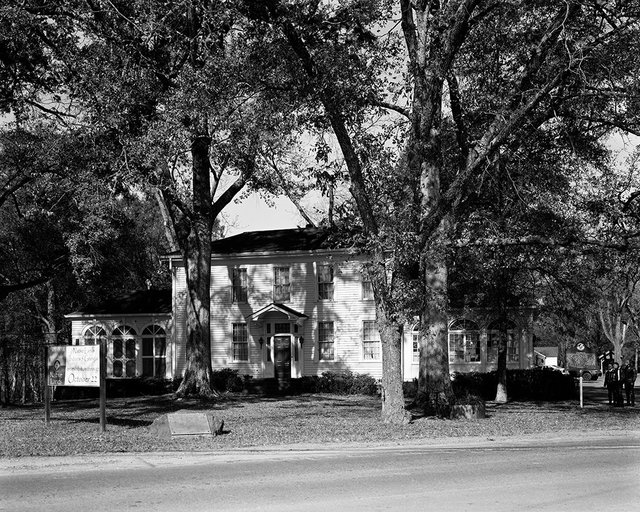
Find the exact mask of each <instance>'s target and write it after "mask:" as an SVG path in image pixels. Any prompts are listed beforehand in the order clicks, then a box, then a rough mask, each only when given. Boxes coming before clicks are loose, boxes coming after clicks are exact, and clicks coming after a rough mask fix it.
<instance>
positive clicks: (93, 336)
mask: <svg viewBox="0 0 640 512" xmlns="http://www.w3.org/2000/svg"><path fill="white" fill-rule="evenodd" d="M106 336H107V333H106V331H105V330H104V329H103V328H102V327H100V326H99V325H93V326H91V327H89V328H88V329H87V330H86V331H84V336H83V337H82V338H83V342H84V344H85V345H100V343H101V342H102V340H104V339H105V338H106Z"/></svg>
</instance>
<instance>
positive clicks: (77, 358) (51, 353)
mask: <svg viewBox="0 0 640 512" xmlns="http://www.w3.org/2000/svg"><path fill="white" fill-rule="evenodd" d="M44 349H45V351H44V359H45V379H44V382H45V386H44V404H45V405H44V420H45V424H46V425H47V426H49V424H50V422H51V389H50V387H51V386H77V387H91V388H100V431H101V432H104V431H106V429H107V412H106V409H107V365H106V354H107V348H106V340H103V341H102V343H100V344H99V345H58V346H46V347H44Z"/></svg>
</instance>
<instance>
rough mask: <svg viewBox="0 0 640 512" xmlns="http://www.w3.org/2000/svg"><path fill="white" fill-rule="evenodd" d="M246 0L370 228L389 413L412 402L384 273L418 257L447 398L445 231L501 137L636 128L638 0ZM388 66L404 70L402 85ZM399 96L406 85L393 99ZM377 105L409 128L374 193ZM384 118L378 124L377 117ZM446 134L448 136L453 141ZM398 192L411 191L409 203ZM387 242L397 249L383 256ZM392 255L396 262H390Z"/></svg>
mask: <svg viewBox="0 0 640 512" xmlns="http://www.w3.org/2000/svg"><path fill="white" fill-rule="evenodd" d="M244 5H245V6H246V12H247V14H248V16H249V17H250V18H252V19H254V20H257V21H258V22H260V23H262V24H263V25H262V27H261V28H262V29H263V30H264V29H265V27H267V28H268V29H271V30H272V33H271V37H272V39H273V46H274V47H275V48H281V46H282V44H285V45H287V46H288V47H289V49H290V52H291V53H292V54H293V55H294V56H295V59H296V61H297V63H298V67H297V68H295V67H293V68H292V67H291V66H289V67H287V68H286V71H288V72H290V73H291V72H293V73H294V74H293V76H294V77H296V79H297V80H302V81H303V82H302V87H301V88H300V91H301V93H305V94H306V95H307V96H306V97H307V98H308V99H309V100H310V101H312V102H313V103H312V104H315V105H318V107H319V108H320V109H321V112H322V114H323V116H324V118H325V120H326V123H327V124H328V126H329V127H330V128H331V129H332V131H333V133H334V135H335V139H336V141H337V144H338V145H339V147H340V151H341V153H342V157H343V158H344V164H345V167H346V169H347V171H348V181H349V186H350V189H351V192H352V195H353V198H354V202H355V205H356V211H357V213H358V215H359V217H360V220H361V223H362V226H363V229H364V230H365V233H366V234H367V236H368V239H369V240H371V239H373V240H376V244H377V247H378V252H377V253H376V252H375V244H374V247H373V249H374V250H372V251H371V252H372V255H373V261H374V264H373V265H372V269H373V272H372V281H373V284H374V290H375V295H376V307H377V312H378V322H379V327H380V330H381V334H382V340H383V347H384V348H383V354H384V355H383V357H384V358H385V359H386V360H385V359H383V368H384V373H385V379H384V382H383V387H384V390H385V395H384V401H383V404H384V405H383V414H384V415H385V417H386V418H387V419H391V420H395V421H402V418H404V417H405V415H404V413H403V411H402V410H401V404H402V395H401V392H398V385H397V384H398V381H399V375H398V374H397V373H396V374H392V372H395V371H396V369H397V368H398V365H397V361H398V354H399V346H400V345H399V344H400V340H401V336H400V335H399V326H400V325H401V320H400V318H401V317H402V312H401V311H399V310H402V309H404V308H403V307H402V306H401V307H399V308H398V306H397V304H396V303H394V299H395V296H394V293H393V287H392V286H391V283H392V282H394V281H393V279H395V280H396V281H395V282H396V283H397V282H400V281H403V282H404V286H403V288H404V289H407V288H410V287H411V286H413V285H414V284H415V279H416V274H415V272H414V271H413V270H414V269H413V268H412V267H413V266H415V263H416V261H418V262H420V273H419V276H418V277H419V279H420V280H421V282H422V286H423V289H422V292H421V296H422V302H423V306H422V320H423V321H422V325H423V330H424V342H423V345H422V350H421V353H422V356H421V371H420V388H421V390H422V392H423V396H424V399H425V407H426V409H427V410H428V411H434V412H436V413H441V414H446V410H447V407H448V404H449V402H450V401H451V399H452V393H451V386H450V383H449V373H448V362H447V349H448V347H447V336H446V331H447V309H448V295H447V266H448V262H447V257H448V256H447V251H446V247H447V242H448V241H449V240H450V239H451V236H452V230H453V229H454V227H455V221H456V219H455V216H454V213H455V210H456V208H457V207H458V206H459V205H460V203H461V202H463V201H464V200H465V199H466V198H467V196H468V195H470V194H471V193H472V192H473V191H474V190H476V189H477V188H478V187H479V186H481V185H482V182H483V179H484V177H485V175H486V174H487V173H488V172H490V171H491V169H493V168H495V159H496V156H497V155H498V152H499V151H503V152H505V151H506V152H514V151H516V150H517V149H518V148H519V147H520V146H526V145H527V144H528V143H529V140H530V138H531V137H532V134H535V133H536V132H540V131H542V132H544V131H555V132H556V134H557V136H558V137H559V140H561V141H562V142H563V143H564V144H565V145H566V146H567V147H570V146H571V145H572V144H573V143H574V141H575V139H576V138H580V137H585V136H587V137H592V138H594V139H599V140H600V141H602V140H603V139H604V138H605V137H606V134H607V133H608V132H610V131H611V130H613V129H623V130H628V131H630V132H634V131H635V132H637V131H638V123H637V121H638V120H637V117H636V111H635V110H634V109H633V104H635V102H636V101H637V90H638V87H637V76H638V75H637V72H636V70H637V67H638V63H637V48H636V46H637V44H638V40H639V38H638V18H637V17H638V6H637V3H636V2H625V3H623V4H620V3H618V2H601V1H593V2H591V1H568V2H563V3H561V4H558V3H557V2H535V3H526V2H491V1H480V0H452V1H445V2H443V1H440V2H431V1H425V2H410V1H409V0H400V2H399V4H395V3H394V2H374V1H369V2H363V1H358V2H350V1H344V2H332V3H327V4H320V3H318V2H302V3H301V2H296V3H295V5H294V4H293V3H291V2H286V1H278V0H271V1H269V2H250V1H245V2H244ZM394 10H395V13H396V14H398V15H399V16H400V20H401V23H400V27H401V34H402V37H403V41H404V51H403V52H398V47H397V44H396V43H397V38H395V37H394V35H397V31H394V26H393V24H392V23H391V22H390V20H391V19H392V15H391V14H390V13H391V12H393V11H394ZM385 45H386V46H385ZM381 47H384V50H381ZM385 52H386V53H385ZM371 55H375V57H371ZM393 57H395V58H393ZM380 63H383V64H389V66H388V67H387V68H386V69H384V70H383V69H380V68H378V67H376V64H378V65H379V64H380ZM405 65H406V66H407V67H406V68H404V66H405ZM394 76H396V77H397V76H400V77H402V80H400V82H401V87H398V82H399V81H398V79H395V80H394V79H392V77H394ZM364 77H368V78H369V80H366V79H363V78H364ZM372 77H374V78H372ZM375 78H378V79H375ZM310 91H311V92H312V93H313V94H309V92H310ZM407 93H408V94H407ZM397 99H400V100H403V101H402V102H401V103H397V102H396V103H393V102H395V100H397ZM392 103H393V104H392ZM376 106H377V107H384V108H386V109H388V111H389V112H393V114H394V116H395V115H396V114H398V113H399V114H401V115H403V116H405V117H406V119H407V123H406V125H405V130H404V137H403V142H401V143H398V144H396V145H395V151H396V154H395V157H394V158H391V159H389V163H390V164H391V165H390V166H389V167H388V168H387V173H386V175H387V183H393V184H394V185H395V194H394V193H390V194H388V196H387V197H384V196H383V197H381V196H380V195H375V194H374V191H377V190H378V188H376V186H373V185H372V183H371V180H370V177H371V169H372V167H373V166H372V165H371V159H370V158H369V157H370V156H371V155H370V153H369V152H367V151H366V149H364V147H366V146H364V144H363V143H362V141H363V140H365V137H363V134H362V130H361V127H362V126H363V125H364V123H363V122H362V119H363V116H367V114H371V113H372V108H374V107H376ZM377 126H379V123H378V124H377V125H376V128H375V129H374V132H372V133H380V129H379V128H378V127H377ZM370 133H371V132H370ZM449 134H450V135H451V136H450V137H448V136H447V135H449ZM445 140H453V141H454V143H453V144H451V145H447V146H444V145H443V141H445ZM363 146H364V147H363ZM390 146H392V144H389V145H387V146H385V148H386V149H388V148H389V147H390ZM376 178H380V176H379V175H378V176H376ZM376 185H379V182H377V183H376ZM384 188H385V187H382V189H384ZM392 188H393V187H387V188H386V190H387V191H390V190H391V189H392ZM399 194H404V197H405V200H406V205H405V208H403V210H402V213H400V210H399V209H398V208H397V205H398V203H397V197H398V195H399ZM374 197H375V201H374ZM380 201H382V202H384V204H385V206H386V207H387V208H386V213H387V215H388V214H389V211H392V212H393V215H388V216H387V218H393V220H394V222H393V226H395V228H396V229H395V236H394V235H391V234H390V231H386V230H384V229H381V226H383V223H381V222H380V216H379V215H377V212H380V211H384V210H385V208H384V207H379V206H380V205H379V202H380ZM378 207H379V208H378ZM377 208H378V209H377ZM400 233H402V236H400ZM390 241H394V242H396V243H395V244H393V245H392V244H390V243H389V242H390ZM397 242H400V243H397ZM402 242H404V243H402ZM370 249H371V247H370ZM390 250H393V254H394V256H395V257H394V258H392V259H389V258H388V257H386V256H387V255H388V254H389V252H385V251H390ZM390 261H393V263H394V264H396V265H397V266H396V267H394V268H392V269H390V268H388V264H389V262H390ZM390 270H398V272H395V273H394V272H391V271H390ZM390 277H393V279H391V280H389V278H390ZM404 312H405V313H406V311H404ZM389 320H391V322H390V323H389V324H388V328H387V322H388V321H389Z"/></svg>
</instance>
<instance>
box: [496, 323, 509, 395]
mask: <svg viewBox="0 0 640 512" xmlns="http://www.w3.org/2000/svg"><path fill="white" fill-rule="evenodd" d="M496 373H497V374H498V386H497V388H496V403H499V404H505V403H507V401H508V396H507V333H506V332H503V331H502V329H501V330H500V338H499V341H498V369H497V372H496Z"/></svg>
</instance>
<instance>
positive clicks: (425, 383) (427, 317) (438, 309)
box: [417, 262, 454, 418]
mask: <svg viewBox="0 0 640 512" xmlns="http://www.w3.org/2000/svg"><path fill="white" fill-rule="evenodd" d="M426 281H427V282H426V286H427V293H428V294H429V296H430V297H429V300H428V302H427V306H426V308H425V311H424V313H423V317H422V330H421V340H420V370H419V377H418V398H417V402H418V404H420V406H421V407H422V408H423V409H424V412H425V414H426V415H430V416H433V415H435V416H438V417H442V418H448V417H449V415H450V413H451V405H452V404H453V401H454V396H453V388H452V386H451V378H450V374H449V345H448V327H449V326H448V320H449V319H448V315H447V307H448V295H447V266H446V264H445V263H444V262H440V264H435V265H429V266H428V267H427V269H426Z"/></svg>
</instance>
